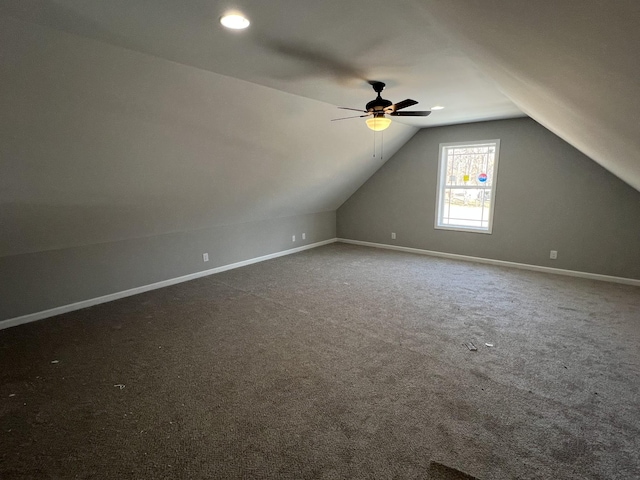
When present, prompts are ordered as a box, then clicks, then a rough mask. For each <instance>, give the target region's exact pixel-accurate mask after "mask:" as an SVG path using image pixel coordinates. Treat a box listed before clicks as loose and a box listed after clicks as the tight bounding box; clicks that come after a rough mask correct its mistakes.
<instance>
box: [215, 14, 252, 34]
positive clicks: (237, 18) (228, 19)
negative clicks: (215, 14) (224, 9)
mask: <svg viewBox="0 0 640 480" xmlns="http://www.w3.org/2000/svg"><path fill="white" fill-rule="evenodd" d="M220 23H221V24H222V25H223V26H225V27H227V28H231V29H233V30H242V29H244V28H247V27H248V26H249V24H250V23H251V22H249V20H248V19H247V18H246V17H244V16H242V15H240V14H239V13H230V14H228V15H223V16H222V17H220Z"/></svg>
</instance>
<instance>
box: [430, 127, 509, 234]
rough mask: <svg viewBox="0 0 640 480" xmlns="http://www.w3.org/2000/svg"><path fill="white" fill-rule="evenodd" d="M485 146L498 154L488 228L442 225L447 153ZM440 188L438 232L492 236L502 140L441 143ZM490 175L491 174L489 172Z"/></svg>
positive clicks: (437, 216)
mask: <svg viewBox="0 0 640 480" xmlns="http://www.w3.org/2000/svg"><path fill="white" fill-rule="evenodd" d="M485 145H495V148H496V152H495V157H494V161H493V172H491V203H490V206H489V219H488V228H486V229H485V228H482V227H471V226H466V225H448V224H443V223H441V219H442V213H443V208H444V206H445V202H444V194H445V189H446V187H447V182H446V178H445V176H446V174H447V171H446V168H445V164H446V162H447V158H446V151H447V148H449V147H467V146H468V147H477V146H485ZM438 158H439V159H438V188H437V198H436V217H435V222H434V228H436V229H437V230H454V231H458V232H471V233H486V234H489V235H491V233H492V232H493V212H494V210H495V202H496V187H497V183H498V160H499V158H500V139H494V140H477V141H469V142H454V143H441V144H440V152H439V157H438ZM487 173H489V172H487ZM456 188H460V189H472V188H473V189H477V188H478V186H477V185H468V186H467V185H456Z"/></svg>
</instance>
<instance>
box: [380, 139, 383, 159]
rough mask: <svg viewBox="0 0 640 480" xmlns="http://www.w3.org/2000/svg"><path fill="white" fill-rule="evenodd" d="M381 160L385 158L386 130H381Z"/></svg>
mask: <svg viewBox="0 0 640 480" xmlns="http://www.w3.org/2000/svg"><path fill="white" fill-rule="evenodd" d="M380 160H384V132H380Z"/></svg>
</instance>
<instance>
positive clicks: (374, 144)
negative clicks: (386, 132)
mask: <svg viewBox="0 0 640 480" xmlns="http://www.w3.org/2000/svg"><path fill="white" fill-rule="evenodd" d="M373 158H376V132H373Z"/></svg>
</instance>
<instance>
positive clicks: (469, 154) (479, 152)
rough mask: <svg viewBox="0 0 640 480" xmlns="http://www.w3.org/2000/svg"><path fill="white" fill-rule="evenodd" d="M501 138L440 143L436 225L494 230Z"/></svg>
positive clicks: (480, 231) (484, 231)
mask: <svg viewBox="0 0 640 480" xmlns="http://www.w3.org/2000/svg"><path fill="white" fill-rule="evenodd" d="M499 150H500V140H484V141H480V142H464V143H441V144H440V163H439V167H438V200H437V202H436V223H435V228H439V229H446V230H461V231H465V232H478V233H491V228H492V224H493V206H494V203H495V190H496V174H497V172H498V153H499Z"/></svg>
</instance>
